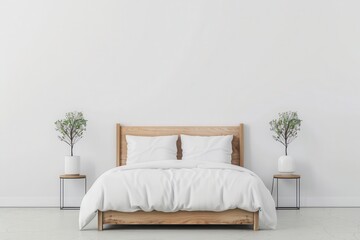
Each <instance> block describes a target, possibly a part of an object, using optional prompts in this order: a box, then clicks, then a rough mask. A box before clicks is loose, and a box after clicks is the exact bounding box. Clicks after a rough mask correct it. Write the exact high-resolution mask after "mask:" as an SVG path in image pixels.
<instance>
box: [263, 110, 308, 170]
mask: <svg viewBox="0 0 360 240" xmlns="http://www.w3.org/2000/svg"><path fill="white" fill-rule="evenodd" d="M301 121H302V120H300V119H299V117H298V114H297V113H296V112H283V113H279V118H278V119H274V120H272V121H271V122H270V130H271V131H273V132H274V135H273V138H274V139H275V141H277V142H280V143H281V144H282V145H284V147H285V155H283V156H281V157H280V158H279V161H278V170H279V172H282V173H292V172H294V171H295V165H294V159H293V158H292V157H291V156H288V146H289V144H290V143H291V142H292V141H293V140H294V139H295V138H296V137H297V135H298V132H299V131H300V126H301Z"/></svg>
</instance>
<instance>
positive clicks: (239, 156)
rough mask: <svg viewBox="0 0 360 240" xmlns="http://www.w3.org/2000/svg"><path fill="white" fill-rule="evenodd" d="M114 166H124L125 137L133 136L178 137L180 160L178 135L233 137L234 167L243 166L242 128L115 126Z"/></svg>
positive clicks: (125, 153) (125, 157) (178, 156)
mask: <svg viewBox="0 0 360 240" xmlns="http://www.w3.org/2000/svg"><path fill="white" fill-rule="evenodd" d="M116 132H117V134H116V149H117V150H116V156H117V157H116V166H122V165H126V159H127V143H126V135H133V136H149V137H150V136H151V137H154V136H168V135H179V139H178V141H177V147H178V152H177V159H179V160H180V159H181V158H182V149H181V139H180V134H186V135H194V136H220V135H233V136H234V139H233V141H232V150H233V153H232V156H231V157H232V160H231V163H232V164H234V165H240V166H242V167H243V166H244V127H243V124H240V125H239V126H220V127H202V126H200V127H189V126H188V127H163V126H159V127H136V126H121V125H120V124H117V125H116Z"/></svg>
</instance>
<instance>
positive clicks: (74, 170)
mask: <svg viewBox="0 0 360 240" xmlns="http://www.w3.org/2000/svg"><path fill="white" fill-rule="evenodd" d="M65 174H67V175H79V174H80V156H65Z"/></svg>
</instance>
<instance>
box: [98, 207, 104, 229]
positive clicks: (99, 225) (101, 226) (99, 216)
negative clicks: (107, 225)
mask: <svg viewBox="0 0 360 240" xmlns="http://www.w3.org/2000/svg"><path fill="white" fill-rule="evenodd" d="M103 226H104V224H103V212H102V211H100V210H98V230H99V231H102V230H103Z"/></svg>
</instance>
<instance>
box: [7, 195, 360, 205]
mask: <svg viewBox="0 0 360 240" xmlns="http://www.w3.org/2000/svg"><path fill="white" fill-rule="evenodd" d="M81 200H82V198H80V197H79V198H70V197H69V198H66V202H65V204H66V206H79V205H80V203H81ZM59 203H60V199H59V197H0V207H59ZM294 204H295V199H294V198H293V197H281V196H279V205H280V206H292V205H294ZM301 207H309V208H311V207H314V208H326V207H329V208H333V207H334V208H335V207H349V208H351V207H355V208H357V207H360V197H316V198H305V197H303V198H301Z"/></svg>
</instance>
